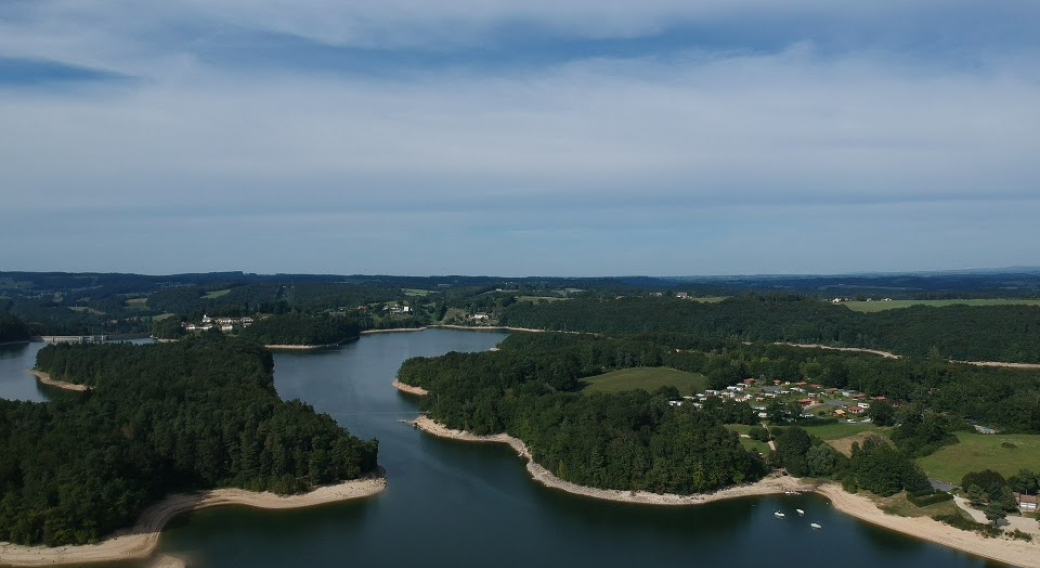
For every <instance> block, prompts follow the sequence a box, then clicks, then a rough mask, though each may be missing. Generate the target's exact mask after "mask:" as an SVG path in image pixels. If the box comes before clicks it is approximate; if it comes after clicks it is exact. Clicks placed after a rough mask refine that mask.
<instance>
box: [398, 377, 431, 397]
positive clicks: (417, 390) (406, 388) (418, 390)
mask: <svg viewBox="0 0 1040 568" xmlns="http://www.w3.org/2000/svg"><path fill="white" fill-rule="evenodd" d="M391 384H393V386H394V388H395V389H397V390H399V391H401V392H404V393H408V394H412V395H415V396H426V395H428V394H430V391H428V390H426V389H424V388H422V387H413V386H412V385H406V384H404V383H402V382H401V381H399V380H397V379H394V382H393V383H391Z"/></svg>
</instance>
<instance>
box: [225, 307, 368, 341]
mask: <svg viewBox="0 0 1040 568" xmlns="http://www.w3.org/2000/svg"><path fill="white" fill-rule="evenodd" d="M359 333H361V323H360V322H359V320H358V318H355V317H350V316H345V315H320V316H307V315H302V314H285V315H279V316H271V317H268V318H264V319H261V320H258V321H256V322H255V323H253V325H251V326H249V327H247V328H245V329H244V330H242V332H241V335H242V337H244V338H248V339H252V340H255V341H257V342H259V343H261V344H262V345H334V344H338V343H342V342H344V341H346V340H348V339H353V338H355V337H358V334H359Z"/></svg>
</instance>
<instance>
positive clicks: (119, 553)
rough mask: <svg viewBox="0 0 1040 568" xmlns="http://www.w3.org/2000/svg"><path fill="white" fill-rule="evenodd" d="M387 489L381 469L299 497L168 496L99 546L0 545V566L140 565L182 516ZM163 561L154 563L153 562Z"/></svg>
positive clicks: (310, 503)
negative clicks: (137, 562)
mask: <svg viewBox="0 0 1040 568" xmlns="http://www.w3.org/2000/svg"><path fill="white" fill-rule="evenodd" d="M385 489H386V478H385V477H384V476H383V471H382V468H380V470H379V474H378V475H373V476H370V477H366V478H362V479H354V480H351V481H345V482H343V483H339V484H336V485H327V486H324V487H319V488H317V489H315V490H314V491H311V492H310V493H304V494H302V495H286V496H282V495H276V494H274V493H270V492H263V493H258V492H255V491H245V490H243V489H214V490H212V491H202V492H199V493H193V494H178V495H170V496H169V497H167V498H166V499H163V500H162V501H161V502H159V503H157V504H155V505H153V506H151V507H149V508H148V509H146V510H145V511H144V513H142V514H141V518H139V519H138V520H137V524H136V525H134V527H133V528H132V529H129V530H126V531H121V532H120V533H116V535H115V536H113V537H112V538H110V539H108V540H105V541H103V542H101V543H98V544H87V545H82V546H58V547H46V546H21V545H14V544H6V543H4V544H0V565H8V566H57V565H63V564H88V563H94V562H112V561H117V560H141V559H145V558H148V557H149V556H151V555H152V553H153V552H154V551H155V548H156V546H158V544H159V538H160V536H161V531H162V529H163V527H164V526H166V524H167V523H168V522H170V520H171V519H173V518H174V517H176V516H177V515H180V514H183V513H188V512H191V511H197V510H199V509H205V508H208V507H218V506H226V505H240V506H244V507H252V508H256V509H301V508H306V507H316V506H319V505H325V504H328V503H337V502H341V501H349V500H352V499H362V498H365V497H370V496H372V495H376V494H378V493H381V492H382V491H383V490H385ZM162 560H163V559H161V558H160V559H157V561H162ZM174 561H178V559H172V560H170V561H169V562H174ZM160 565H161V566H164V567H165V566H170V567H171V568H172V567H173V566H183V565H184V563H183V562H180V564H160Z"/></svg>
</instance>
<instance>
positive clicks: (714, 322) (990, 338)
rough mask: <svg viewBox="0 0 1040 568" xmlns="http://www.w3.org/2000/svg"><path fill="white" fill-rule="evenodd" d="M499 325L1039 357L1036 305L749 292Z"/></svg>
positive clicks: (554, 312)
mask: <svg viewBox="0 0 1040 568" xmlns="http://www.w3.org/2000/svg"><path fill="white" fill-rule="evenodd" d="M499 323H501V324H502V325H509V326H515V327H528V328H537V329H550V330H557V331H584V332H592V333H605V334H611V335H624V334H639V333H647V332H651V331H653V332H673V333H681V334H686V335H692V336H700V337H714V338H720V339H726V338H729V339H738V340H742V341H787V342H793V343H809V344H824V345H831V346H842V347H862V348H869V349H882V350H886V351H892V352H894V353H898V354H900V355H906V356H917V357H932V358H942V359H955V360H962V361H1007V362H1019V363H1037V362H1040V307H1037V306H1022V305H1018V306H1013V305H1008V306H987V307H971V306H948V307H943V308H933V307H924V306H915V307H910V308H905V309H897V310H886V311H881V312H877V313H859V312H854V311H852V310H849V309H847V308H846V307H844V306H841V305H833V304H830V303H827V302H821V301H819V300H817V299H813V298H809V297H804V296H790V295H780V294H749V295H744V296H739V297H733V298H729V299H726V300H724V301H722V302H718V303H702V302H695V301H690V300H683V299H678V298H668V297H664V298H657V297H645V296H643V297H623V298H610V299H601V298H583V299H575V300H571V301H566V302H546V303H532V302H518V303H516V304H513V305H511V306H509V307H508V308H506V309H505V310H504V311H503V313H502V314H501V316H500V319H499Z"/></svg>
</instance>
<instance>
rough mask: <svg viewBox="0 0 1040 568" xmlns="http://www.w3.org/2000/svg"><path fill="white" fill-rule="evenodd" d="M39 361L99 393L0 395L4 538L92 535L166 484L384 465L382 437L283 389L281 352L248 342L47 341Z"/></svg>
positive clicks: (312, 479) (288, 484) (50, 541)
mask: <svg viewBox="0 0 1040 568" xmlns="http://www.w3.org/2000/svg"><path fill="white" fill-rule="evenodd" d="M37 365H38V367H39V369H41V370H43V371H46V372H48V373H50V374H51V375H52V376H53V377H54V378H56V379H60V380H64V381H69V382H74V383H82V384H87V385H90V386H91V387H93V388H92V390H91V391H88V392H86V393H84V394H83V395H82V396H78V397H75V398H71V399H68V400H65V399H63V400H59V401H55V402H49V403H45V404H40V403H30V402H12V401H0V494H2V499H0V540H6V541H11V542H15V543H19V544H40V543H43V544H47V545H52V546H54V545H62V544H82V543H87V542H94V541H97V540H98V539H100V538H102V537H103V536H105V535H107V534H109V533H110V532H112V531H113V530H115V529H117V528H120V527H125V526H128V525H130V524H132V523H133V522H134V521H135V520H136V518H137V517H138V516H139V515H140V513H141V512H142V511H143V510H144V508H146V507H147V506H148V505H149V504H151V503H154V502H156V501H158V500H159V499H161V498H162V497H163V496H165V495H167V494H168V493H170V492H175V491H190V490H197V489H206V488H215V487H229V486H230V487H241V488H245V489H250V490H270V491H276V492H279V493H293V492H299V491H304V490H307V489H309V488H311V487H313V486H315V485H319V484H324V483H329V482H334V481H338V480H345V479H352V478H356V477H358V476H360V475H362V474H364V473H366V472H369V471H371V470H373V469H374V468H375V467H376V455H377V442H376V441H374V440H372V441H367V442H366V441H361V440H359V439H357V438H355V437H353V436H351V435H350V433H349V432H347V431H346V430H345V429H343V428H342V427H340V426H338V425H337V424H336V423H335V421H333V420H332V418H330V417H329V416H328V415H325V414H322V415H319V414H315V413H314V411H313V409H312V408H311V407H310V406H308V405H306V404H304V403H301V402H299V401H290V402H284V401H282V400H281V399H280V398H279V397H278V395H277V394H276V392H275V390H274V386H273V378H272V368H273V359H272V357H271V355H270V354H269V353H267V352H266V351H264V350H263V349H261V348H260V347H259V346H258V345H256V344H254V343H252V342H248V341H244V340H238V339H230V338H224V337H221V336H220V335H217V334H206V335H203V336H200V337H196V338H190V339H187V340H184V341H181V342H178V343H171V344H159V345H149V346H133V345H90V346H80V345H77V346H68V345H64V346H49V347H46V348H44V349H42V350H41V351H40V352H39V355H38V360H37Z"/></svg>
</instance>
